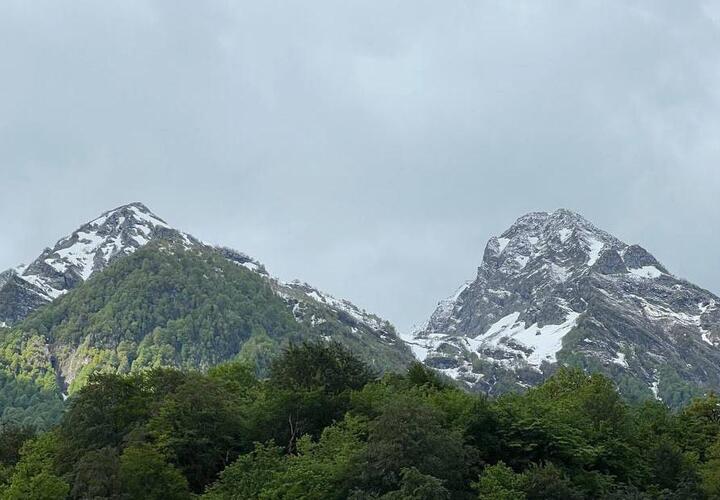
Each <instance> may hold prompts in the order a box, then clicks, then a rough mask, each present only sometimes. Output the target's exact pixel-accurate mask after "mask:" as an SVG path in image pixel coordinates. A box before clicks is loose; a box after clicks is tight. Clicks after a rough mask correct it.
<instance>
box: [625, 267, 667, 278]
mask: <svg viewBox="0 0 720 500" xmlns="http://www.w3.org/2000/svg"><path fill="white" fill-rule="evenodd" d="M629 271H630V274H632V275H633V276H638V277H640V278H649V279H652V278H659V277H660V276H662V274H663V273H662V271H660V269H658V268H657V267H655V266H643V267H640V268H637V269H629Z"/></svg>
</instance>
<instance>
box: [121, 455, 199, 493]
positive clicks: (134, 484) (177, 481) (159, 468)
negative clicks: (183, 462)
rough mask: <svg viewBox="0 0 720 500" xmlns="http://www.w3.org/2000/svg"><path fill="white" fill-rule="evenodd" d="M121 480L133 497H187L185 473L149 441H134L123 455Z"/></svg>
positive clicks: (124, 491)
mask: <svg viewBox="0 0 720 500" xmlns="http://www.w3.org/2000/svg"><path fill="white" fill-rule="evenodd" d="M120 482H121V484H122V489H123V494H124V495H125V497H126V498H128V499H129V500H187V499H190V498H191V495H190V492H189V491H188V484H187V481H186V480H185V478H184V477H183V475H182V474H181V473H180V472H179V471H178V470H177V469H175V468H174V467H173V466H172V465H170V464H168V463H167V462H166V461H165V458H164V457H163V456H162V455H161V454H160V453H158V452H157V451H156V450H154V449H153V448H152V447H151V446H149V445H147V444H138V445H133V446H130V447H128V448H126V449H125V451H124V452H123V454H122V456H121V457H120Z"/></svg>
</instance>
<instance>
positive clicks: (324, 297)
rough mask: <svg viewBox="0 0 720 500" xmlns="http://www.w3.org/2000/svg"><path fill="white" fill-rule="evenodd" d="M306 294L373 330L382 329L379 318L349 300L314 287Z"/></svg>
mask: <svg viewBox="0 0 720 500" xmlns="http://www.w3.org/2000/svg"><path fill="white" fill-rule="evenodd" d="M295 284H297V283H295ZM286 286H293V283H290V284H287V283H286ZM306 286H307V285H306ZM307 296H308V297H310V298H311V299H313V300H315V301H317V302H320V303H321V304H325V305H328V306H330V307H331V308H333V309H335V310H339V311H343V312H345V313H347V314H348V315H350V316H351V317H352V318H353V319H355V320H356V321H358V322H360V323H362V324H364V325H365V326H368V327H369V328H371V329H373V330H382V329H383V327H384V326H383V324H382V322H381V321H380V320H378V319H377V318H375V317H373V316H372V315H370V314H368V313H366V312H365V311H361V310H360V309H358V308H357V306H355V305H354V304H353V303H352V302H349V301H347V300H344V299H342V300H341V299H336V298H335V297H333V296H332V295H329V294H327V293H323V292H320V291H319V290H315V289H313V290H312V291H311V292H309V293H307Z"/></svg>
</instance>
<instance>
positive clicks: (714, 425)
mask: <svg viewBox="0 0 720 500" xmlns="http://www.w3.org/2000/svg"><path fill="white" fill-rule="evenodd" d="M0 463H1V464H2V465H1V466H0V484H1V486H0V497H1V498H3V499H63V498H78V499H80V498H105V499H189V498H203V499H213V500H214V499H226V498H229V499H252V498H260V499H345V498H351V499H355V500H369V499H383V500H396V499H397V500H399V499H418V500H420V499H428V500H430V499H433V500H436V499H450V498H453V499H454V498H457V499H465V498H467V499H470V498H487V499H523V498H527V499H535V498H543V499H545V498H563V499H584V498H593V499H594V498H607V499H619V498H635V499H645V498H647V499H651V498H658V499H659V498H663V499H671V498H677V499H688V498H720V401H718V399H717V398H716V397H715V396H713V395H710V396H707V397H705V398H702V399H697V400H695V401H693V402H692V403H691V404H690V405H689V406H687V407H685V408H684V409H683V410H681V411H677V412H672V411H670V410H669V409H667V408H666V407H665V406H664V405H663V404H661V403H660V402H646V403H644V404H642V405H630V404H628V403H626V402H624V401H623V400H622V399H621V397H620V396H619V395H618V392H617V390H616V388H615V387H614V385H613V384H612V382H611V381H609V380H608V379H606V378H604V377H602V376H600V375H587V374H585V373H583V372H582V371H578V370H568V369H561V370H560V371H559V372H558V373H557V374H556V375H554V376H553V377H552V378H551V379H550V380H549V381H547V382H546V383H545V384H543V385H542V386H540V387H537V388H534V389H530V390H528V391H527V392H526V393H525V394H521V395H519V394H509V395H505V396H502V397H500V398H498V399H495V400H491V399H487V398H484V397H480V396H477V395H472V394H468V393H466V392H464V391H462V390H459V389H457V388H456V387H454V386H452V385H447V384H446V383H444V381H443V380H441V379H440V378H438V376H437V375H436V374H435V373H434V372H432V371H429V370H428V369H426V368H424V367H423V366H422V365H420V364H415V365H413V366H412V367H411V368H410V369H409V371H407V373H405V374H404V375H391V374H388V375H385V376H383V377H382V378H380V379H378V378H377V377H376V376H375V374H374V373H373V372H371V370H370V369H368V367H367V366H366V365H365V364H363V363H362V362H361V361H360V360H359V359H358V358H356V357H355V356H354V355H352V354H351V353H350V352H349V351H347V350H346V349H345V348H343V347H341V346H340V345H338V344H334V343H318V344H303V345H299V346H294V347H290V348H288V349H287V350H286V351H285V352H284V354H282V355H281V356H279V357H277V358H276V359H275V360H274V361H273V362H272V363H271V366H270V376H269V377H268V378H267V379H263V380H258V379H257V378H256V376H255V372H254V370H253V369H251V368H250V367H249V366H248V365H246V364H243V363H231V364H225V365H221V366H218V367H215V368H212V369H210V370H209V371H208V372H207V373H206V374H201V373H197V372H181V371H177V370H172V369H154V370H150V371H145V372H142V373H138V374H130V375H116V374H105V375H95V376H93V377H92V378H91V379H90V381H89V383H88V385H86V386H85V387H84V388H83V389H81V390H80V391H79V392H78V393H77V394H76V395H74V396H72V397H71V399H70V400H69V401H68V408H67V410H66V412H65V413H64V415H63V418H62V421H61V423H60V424H59V425H58V426H56V427H54V428H53V429H52V430H50V431H48V432H45V433H41V434H35V433H34V432H33V431H32V429H29V428H26V427H17V426H7V427H5V428H3V429H2V432H1V433H0Z"/></svg>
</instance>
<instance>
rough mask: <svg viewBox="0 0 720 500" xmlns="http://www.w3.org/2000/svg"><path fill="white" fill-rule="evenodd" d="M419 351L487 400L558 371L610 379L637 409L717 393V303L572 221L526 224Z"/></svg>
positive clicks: (449, 307) (419, 337)
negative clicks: (697, 392) (696, 391)
mask: <svg viewBox="0 0 720 500" xmlns="http://www.w3.org/2000/svg"><path fill="white" fill-rule="evenodd" d="M410 343H411V346H412V347H413V349H414V351H415V353H416V355H417V356H418V357H419V358H420V359H422V360H423V361H424V362H425V363H426V364H427V365H429V366H432V367H435V368H437V369H439V370H441V371H442V372H444V373H446V374H447V375H449V376H451V377H453V378H455V379H458V380H461V381H463V382H464V383H465V384H467V385H468V386H469V387H471V388H473V389H475V390H478V391H484V392H488V393H497V392H503V391H507V390H516V389H517V388H521V387H527V386H528V385H533V384H536V383H539V382H540V381H542V380H543V379H544V378H545V377H547V376H548V375H550V374H551V373H552V372H553V371H554V370H555V369H556V367H557V366H558V365H560V364H571V365H580V366H582V367H584V368H586V369H592V370H599V371H602V372H604V373H606V374H607V375H609V376H611V377H612V378H614V379H615V380H617V381H618V382H619V383H620V386H621V390H624V391H625V392H628V393H631V395H632V396H634V397H639V398H642V397H645V396H646V397H652V396H655V397H658V398H664V399H665V400H671V399H672V400H674V399H677V398H683V397H685V396H687V395H688V394H690V393H692V392H693V388H698V387H699V388H715V389H718V388H720V299H719V298H718V297H716V296H715V295H713V294H712V293H710V292H708V291H706V290H703V289H701V288H699V287H697V286H695V285H692V284H691V283H688V282H686V281H683V280H681V279H678V278H676V277H674V276H672V275H671V274H669V272H668V270H667V269H666V268H665V267H663V266H662V265H661V264H660V263H659V262H658V261H657V260H656V259H655V258H654V257H653V256H652V255H651V254H650V253H648V252H647V251H646V250H645V249H643V248H642V247H640V246H638V245H627V244H625V243H623V242H622V241H620V240H619V239H617V238H615V237H614V236H612V235H610V234H608V233H606V232H605V231H602V230H600V229H598V228H596V227H595V226H593V225H592V224H591V223H590V222H588V221H587V220H585V219H584V218H582V217H581V216H579V215H577V214H575V213H573V212H570V211H568V210H558V211H556V212H553V213H544V212H541V213H531V214H528V215H525V216H523V217H521V218H520V219H518V221H517V222H516V223H515V224H513V225H512V227H510V228H509V229H508V230H507V231H505V232H504V233H503V234H502V235H501V236H500V237H497V238H492V239H491V240H490V241H489V242H488V244H487V247H486V249H485V254H484V257H483V262H482V264H481V265H480V267H479V268H478V274H477V277H476V278H475V280H474V281H472V282H469V283H467V284H466V285H464V286H463V287H462V288H461V289H460V290H459V291H458V293H456V294H455V295H454V296H453V297H451V298H450V299H447V300H445V301H442V302H441V303H440V304H439V305H438V308H437V309H436V311H435V312H434V313H433V315H432V316H431V318H430V320H429V321H428V322H427V324H426V325H425V326H424V327H422V328H421V329H420V330H419V331H417V332H415V333H414V334H413V336H412V338H411V340H410ZM683 391H685V392H687V393H688V394H684V395H678V392H683Z"/></svg>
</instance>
